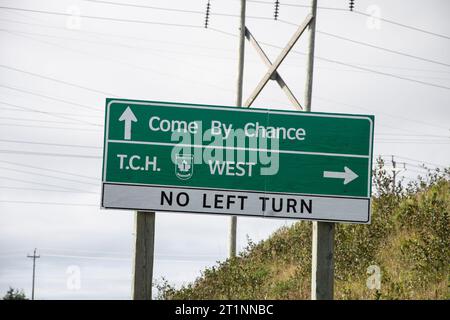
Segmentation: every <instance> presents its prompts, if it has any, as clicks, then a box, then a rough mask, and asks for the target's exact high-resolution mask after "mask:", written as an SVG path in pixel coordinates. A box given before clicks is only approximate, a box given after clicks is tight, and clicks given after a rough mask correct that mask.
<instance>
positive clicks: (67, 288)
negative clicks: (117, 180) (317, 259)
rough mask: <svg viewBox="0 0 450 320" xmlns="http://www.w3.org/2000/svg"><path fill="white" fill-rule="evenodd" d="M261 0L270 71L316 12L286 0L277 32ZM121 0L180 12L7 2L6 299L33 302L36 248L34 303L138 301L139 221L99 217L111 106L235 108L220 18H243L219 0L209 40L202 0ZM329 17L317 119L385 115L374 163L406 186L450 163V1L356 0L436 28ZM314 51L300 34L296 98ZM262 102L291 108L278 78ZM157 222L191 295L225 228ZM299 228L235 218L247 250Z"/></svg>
mask: <svg viewBox="0 0 450 320" xmlns="http://www.w3.org/2000/svg"><path fill="white" fill-rule="evenodd" d="M263 1H264V2H268V4H264V3H261V2H262V1H253V2H251V1H249V3H248V6H247V14H248V16H249V19H248V20H247V26H248V28H249V29H250V30H251V31H252V33H253V35H254V36H255V37H256V39H257V40H258V41H261V42H262V43H264V45H262V47H263V48H264V50H265V51H266V52H267V54H268V55H269V57H270V58H271V60H274V59H275V58H276V56H277V55H278V53H279V51H280V49H278V48H277V47H280V46H281V47H282V46H284V45H285V44H286V42H287V41H288V40H289V38H290V37H291V35H292V34H293V33H294V32H295V29H296V27H295V25H293V24H299V23H301V22H302V21H303V19H304V17H305V16H306V14H307V13H308V9H307V8H304V7H302V5H307V4H308V3H309V1H307V0H301V1H300V0H290V1H289V4H298V5H300V6H286V5H283V4H284V3H287V1H286V2H285V1H281V4H282V5H281V8H280V13H279V19H280V20H281V21H274V20H271V18H272V16H273V8H274V6H273V2H274V1H269V0H263ZM110 2H117V3H118V2H120V3H126V4H138V5H146V6H153V7H156V8H172V9H181V10H183V11H179V12H177V11H173V10H171V11H168V10H157V9H155V8H139V7H132V6H117V5H113V4H111V3H104V2H103V3H102V1H77V0H73V1H66V0H61V1H50V0H39V1H38V0H28V1H26V0H14V1H12V0H11V1H8V0H0V7H1V8H0V48H1V50H0V294H3V293H4V292H6V290H7V288H8V286H13V287H17V288H23V289H24V290H25V291H26V293H27V295H30V293H31V271H32V261H31V259H27V258H26V255H27V254H31V253H32V250H33V248H38V253H39V254H40V255H41V258H40V259H38V261H37V269H36V270H37V282H36V298H38V299H52V298H58V299H59V298H61V299H78V298H83V299H99V298H113V299H116V298H117V299H129V298H130V293H131V266H132V254H133V244H132V239H133V237H132V232H133V219H134V214H133V212H132V211H106V210H100V209H99V207H100V194H99V192H100V184H101V181H100V176H101V154H102V143H103V116H104V113H103V110H104V105H105V98H107V97H121V98H128V99H142V100H159V101H173V102H188V103H205V104H220V105H230V106H232V105H233V104H234V102H235V88H236V84H235V83H236V75H237V44H238V39H237V38H236V35H237V32H238V19H237V18H236V17H233V16H227V15H214V14H215V13H227V14H234V15H237V14H238V13H239V6H240V4H239V1H238V0H212V1H211V16H210V21H209V27H210V28H209V29H204V28H203V24H204V19H205V18H204V13H203V12H204V11H205V8H206V3H207V0H189V1H187V0H184V1H181V0H177V1H167V0H166V1H162V0H159V1H158V0H151V1H143V0H121V1H119V0H111V1H110ZM319 6H321V7H322V8H320V9H319V11H318V18H317V29H318V31H320V33H318V34H317V37H316V61H315V71H314V87H313V101H312V109H313V111H324V112H341V113H354V114H355V113H356V114H358V113H361V114H373V115H375V119H376V120H375V123H376V126H375V133H376V135H375V145H374V154H375V155H383V156H384V157H385V159H390V158H389V157H388V156H389V155H396V160H397V161H399V162H402V163H403V162H404V163H405V165H404V169H405V170H404V171H403V172H402V173H401V174H402V175H403V176H405V177H406V179H411V178H413V177H414V176H416V175H417V174H418V173H419V172H423V170H422V169H421V168H419V166H420V163H422V162H426V163H429V165H430V167H432V168H434V167H436V166H449V165H450V160H449V159H450V131H449V130H450V125H449V123H450V121H449V120H450V109H449V101H450V99H449V98H450V95H449V93H450V91H449V90H450V55H449V53H450V40H449V36H450V21H449V19H448V12H450V3H449V2H448V1H446V0H432V1H426V2H425V1H419V0H415V1H412V0H408V1H407V0H397V1H387V0H385V1H381V0H373V1H372V0H370V1H368V0H364V1H362V0H356V9H357V10H358V11H359V12H363V13H368V14H369V15H370V14H374V15H380V17H381V18H383V19H387V20H390V21H391V20H392V21H395V22H398V23H400V24H404V25H408V26H413V27H415V28H418V29H421V30H424V31H428V33H427V32H423V31H420V30H413V29H411V28H407V27H404V26H400V25H395V24H392V23H389V22H387V21H383V20H381V21H380V20H375V19H373V18H370V17H367V16H365V15H363V14H360V13H356V12H353V13H352V12H349V11H347V10H331V9H329V7H333V8H342V9H347V7H348V1H347V0H332V1H331V0H330V1H326V0H319ZM5 7H9V8H20V9H26V10H11V9H6V8H5ZM27 10H37V11H47V12H59V13H64V14H66V13H71V14H74V15H76V14H81V15H85V16H91V17H92V16H95V17H109V18H117V19H119V20H122V21H118V20H101V19H91V18H86V17H84V18H77V17H76V16H72V17H70V16H69V17H68V16H65V15H57V14H45V13H42V12H36V11H35V12H31V11H27ZM186 11H189V12H186ZM196 11H200V12H201V13H197V12H196ZM261 17H262V18H264V19H262V18H261ZM123 20H128V21H123ZM130 20H139V21H148V22H152V23H136V22H131V21H130ZM154 22H157V23H161V24H154ZM180 25H182V26H180ZM336 36H339V37H344V38H345V39H351V40H354V41H356V42H364V43H368V44H371V45H374V46H378V47H382V48H385V49H388V50H393V51H400V52H402V53H404V54H403V55H399V54H394V53H392V52H391V53H389V52H387V51H386V50H381V49H377V48H374V47H368V46H364V45H362V44H358V43H355V42H351V41H348V40H345V39H343V38H338V37H336ZM269 45H273V46H269ZM304 52H305V38H302V39H301V40H300V41H299V43H298V44H297V45H296V47H295V52H291V53H290V54H289V56H288V57H287V59H286V60H285V62H284V63H283V65H282V66H281V67H280V70H279V71H280V73H281V75H282V76H283V78H284V80H285V81H286V82H287V84H288V85H289V86H290V88H291V89H292V90H293V91H294V92H295V94H296V95H297V97H298V99H299V100H300V101H301V100H302V97H303V88H304V74H305V57H304V55H303V54H302V53H304ZM245 53H246V57H245V76H244V98H245V97H247V96H248V95H249V94H250V92H251V91H252V90H253V89H254V87H255V86H256V84H257V83H258V81H259V79H260V78H261V76H262V75H263V74H264V73H265V71H266V68H265V66H264V64H263V63H262V62H261V60H260V59H259V57H258V56H257V55H256V54H255V51H254V50H253V48H252V47H250V46H248V45H247V46H246V52H245ZM405 54H406V55H410V57H407V56H406V55H405ZM411 56H415V58H414V57H411ZM425 60H428V61H425ZM355 67H356V68H355ZM399 78H402V79H399ZM408 79H409V80H408ZM411 80H412V81H411ZM254 106H255V107H261V108H264V107H267V108H269V107H270V108H274V109H292V107H291V106H290V104H289V102H288V100H287V99H286V98H285V96H284V94H283V92H282V91H280V90H279V88H278V87H277V85H276V84H275V83H272V82H271V83H269V84H268V85H267V87H266V89H264V91H263V92H262V94H261V95H260V97H259V98H258V99H257V100H256V102H255V103H254ZM63 145H64V146H63ZM402 166H403V165H402ZM156 219H157V221H156V261H155V269H154V274H155V279H161V277H165V278H166V279H167V280H168V281H169V282H170V283H172V284H175V285H180V284H182V283H186V282H189V281H192V280H194V279H195V278H196V277H197V276H199V275H200V271H201V270H202V269H204V267H206V266H211V265H213V264H214V263H215V261H217V260H223V259H225V258H226V256H227V236H228V221H229V218H228V217H216V216H210V215H191V214H175V213H158V214H157V218H156ZM290 223H291V222H290V221H285V220H273V219H272V220H269V219H266V220H264V219H260V218H239V219H238V247H239V249H242V248H243V247H245V245H246V242H247V240H246V237H247V235H248V236H249V237H250V238H251V239H252V240H254V241H259V240H261V239H264V238H267V237H268V236H269V235H270V234H271V233H272V232H273V231H274V230H276V229H277V228H279V227H280V226H282V225H287V224H290ZM293 245H295V244H293ZM78 274H79V276H80V277H79V279H80V282H79V283H78V282H77V281H76V279H75V278H74V277H77V275H78ZM74 279H75V280H74ZM78 284H80V285H79V286H78Z"/></svg>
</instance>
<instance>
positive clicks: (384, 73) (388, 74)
mask: <svg viewBox="0 0 450 320" xmlns="http://www.w3.org/2000/svg"><path fill="white" fill-rule="evenodd" d="M293 52H297V53H299V52H298V51H293ZM300 54H301V53H300ZM315 58H316V59H319V60H322V61H327V62H330V63H335V64H339V65H343V66H347V67H351V68H355V69H359V70H364V71H367V72H372V73H375V74H378V75H382V76H386V77H391V78H396V79H400V80H404V81H409V82H413V83H418V84H422V85H426V86H430V87H435V88H440V89H445V90H450V87H447V86H444V85H439V84H435V83H431V82H426V81H421V80H416V79H411V78H407V77H403V76H399V75H396V74H393V73H388V72H384V71H378V70H373V69H369V68H365V67H360V66H356V65H354V64H350V63H346V62H343V61H339V60H334V59H329V58H324V57H319V56H315Z"/></svg>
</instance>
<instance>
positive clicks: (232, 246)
mask: <svg viewBox="0 0 450 320" xmlns="http://www.w3.org/2000/svg"><path fill="white" fill-rule="evenodd" d="M245 9H246V0H241V20H240V26H239V58H238V79H237V91H236V106H237V107H242V87H243V81H244V53H245ZM236 233H237V217H236V216H231V219H230V236H229V249H228V254H229V257H230V258H232V257H235V256H236Z"/></svg>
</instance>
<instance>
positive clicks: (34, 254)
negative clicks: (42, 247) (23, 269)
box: [27, 248, 41, 300]
mask: <svg viewBox="0 0 450 320" xmlns="http://www.w3.org/2000/svg"><path fill="white" fill-rule="evenodd" d="M40 257H41V256H37V255H36V248H34V252H33V255H32V256H31V255H27V258H32V259H33V280H32V282H31V300H34V283H35V278H36V259H39V258H40Z"/></svg>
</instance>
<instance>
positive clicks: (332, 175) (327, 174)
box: [323, 167, 359, 184]
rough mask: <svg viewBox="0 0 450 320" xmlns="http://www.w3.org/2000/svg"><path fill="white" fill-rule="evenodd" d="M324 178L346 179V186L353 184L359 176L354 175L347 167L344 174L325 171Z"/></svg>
mask: <svg viewBox="0 0 450 320" xmlns="http://www.w3.org/2000/svg"><path fill="white" fill-rule="evenodd" d="M323 177H324V178H334V179H344V184H347V183H349V182H352V181H353V180H355V179H356V178H358V177H359V176H358V175H357V174H356V173H354V172H353V171H352V170H350V169H349V168H347V167H344V172H339V171H337V172H336V171H324V172H323Z"/></svg>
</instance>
